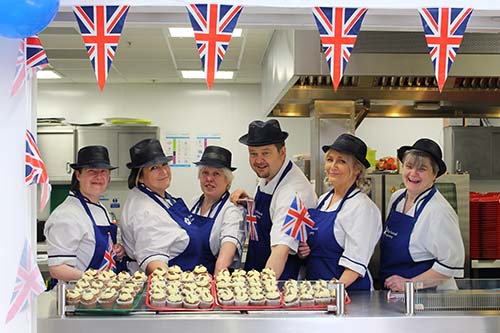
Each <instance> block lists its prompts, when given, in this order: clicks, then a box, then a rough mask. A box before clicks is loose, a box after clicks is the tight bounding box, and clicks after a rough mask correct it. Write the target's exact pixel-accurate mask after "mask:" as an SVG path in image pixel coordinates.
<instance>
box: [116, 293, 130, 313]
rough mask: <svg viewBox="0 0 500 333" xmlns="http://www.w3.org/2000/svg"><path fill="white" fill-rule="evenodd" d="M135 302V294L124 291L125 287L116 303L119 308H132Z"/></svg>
mask: <svg viewBox="0 0 500 333" xmlns="http://www.w3.org/2000/svg"><path fill="white" fill-rule="evenodd" d="M133 303H134V296H132V294H131V293H128V292H124V291H123V289H122V291H121V292H120V295H118V299H117V300H116V304H118V308H119V309H131V308H132V305H133Z"/></svg>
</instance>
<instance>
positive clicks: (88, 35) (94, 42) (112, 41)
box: [73, 6, 129, 91]
mask: <svg viewBox="0 0 500 333" xmlns="http://www.w3.org/2000/svg"><path fill="white" fill-rule="evenodd" d="M128 9H129V6H76V7H74V8H73V12H74V13H75V17H76V20H77V21H78V26H79V27H80V32H81V33H82V37H83V42H84V43H85V47H86V48H87V53H88V55H89V58H90V61H91V62H92V67H94V72H95V76H96V78H97V83H98V84H99V88H100V89H101V91H102V90H103V89H104V85H105V84H106V79H107V78H108V73H109V69H110V68H111V63H112V62H113V60H114V58H115V53H116V49H117V48H118V42H119V41H120V35H121V33H122V29H123V25H124V24H125V19H126V17H127V13H128Z"/></svg>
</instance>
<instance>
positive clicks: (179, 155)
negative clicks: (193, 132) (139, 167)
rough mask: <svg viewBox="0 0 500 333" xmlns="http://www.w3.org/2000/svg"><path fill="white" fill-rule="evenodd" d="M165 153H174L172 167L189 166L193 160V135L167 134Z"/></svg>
mask: <svg viewBox="0 0 500 333" xmlns="http://www.w3.org/2000/svg"><path fill="white" fill-rule="evenodd" d="M165 139H166V145H165V150H166V151H165V154H167V155H172V156H173V160H172V162H170V166H171V167H174V168H175V167H177V168H179V167H180V168H183V167H184V168H188V167H190V166H191V162H192V152H191V143H190V141H191V137H190V136H189V135H167V136H166V137H165Z"/></svg>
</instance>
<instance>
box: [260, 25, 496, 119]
mask: <svg viewBox="0 0 500 333" xmlns="http://www.w3.org/2000/svg"><path fill="white" fill-rule="evenodd" d="M433 71H434V69H433V66H432V63H431V60H430V57H429V54H428V49H427V45H426V41H425V36H424V34H423V33H422V32H383V31H361V32H360V33H359V36H358V40H357V43H356V46H355V48H354V50H353V52H352V55H351V59H350V60H349V63H348V65H347V68H346V72H345V76H344V78H343V80H342V82H341V85H340V87H339V89H338V91H337V92H335V91H334V90H333V87H332V84H331V80H330V77H329V75H328V66H327V63H326V61H325V59H324V56H323V54H322V53H321V45H320V40H319V35H318V33H317V32H316V31H298V30H296V31H276V32H275V34H274V36H273V39H272V41H271V43H270V46H269V48H268V51H267V53H266V56H265V59H264V63H263V78H264V79H263V83H262V96H263V109H264V112H265V114H266V115H269V116H306V117H308V116H310V115H311V112H312V111H313V110H314V112H316V113H318V112H319V113H321V114H323V115H325V116H326V115H328V116H344V114H338V111H337V110H336V109H335V108H334V107H329V105H330V104H331V105H335V103H329V101H349V100H350V101H355V102H356V103H355V105H356V108H355V110H354V112H355V113H356V117H357V123H359V121H361V120H362V118H363V117H365V116H368V117H500V38H499V36H498V35H497V34H484V33H482V34H479V33H471V34H465V36H464V39H463V42H462V45H461V47H460V49H459V51H458V55H457V59H456V61H455V63H454V64H453V66H452V68H451V71H450V73H449V77H448V79H447V81H446V84H445V87H444V89H443V92H442V93H440V92H439V90H438V88H437V83H436V80H435V77H434V72H433Z"/></svg>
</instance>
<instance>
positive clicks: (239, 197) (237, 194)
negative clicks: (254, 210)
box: [229, 188, 250, 206]
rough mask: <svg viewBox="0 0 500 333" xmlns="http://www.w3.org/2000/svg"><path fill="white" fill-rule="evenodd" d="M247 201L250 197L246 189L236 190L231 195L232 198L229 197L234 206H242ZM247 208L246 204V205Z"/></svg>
mask: <svg viewBox="0 0 500 333" xmlns="http://www.w3.org/2000/svg"><path fill="white" fill-rule="evenodd" d="M245 199H250V196H249V195H248V193H247V192H245V190H244V189H241V188H239V189H236V190H234V191H233V193H231V196H230V197H229V200H230V201H231V202H232V203H233V204H234V205H242V204H243V201H246V200H245ZM244 205H245V206H246V203H245V204H244Z"/></svg>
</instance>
